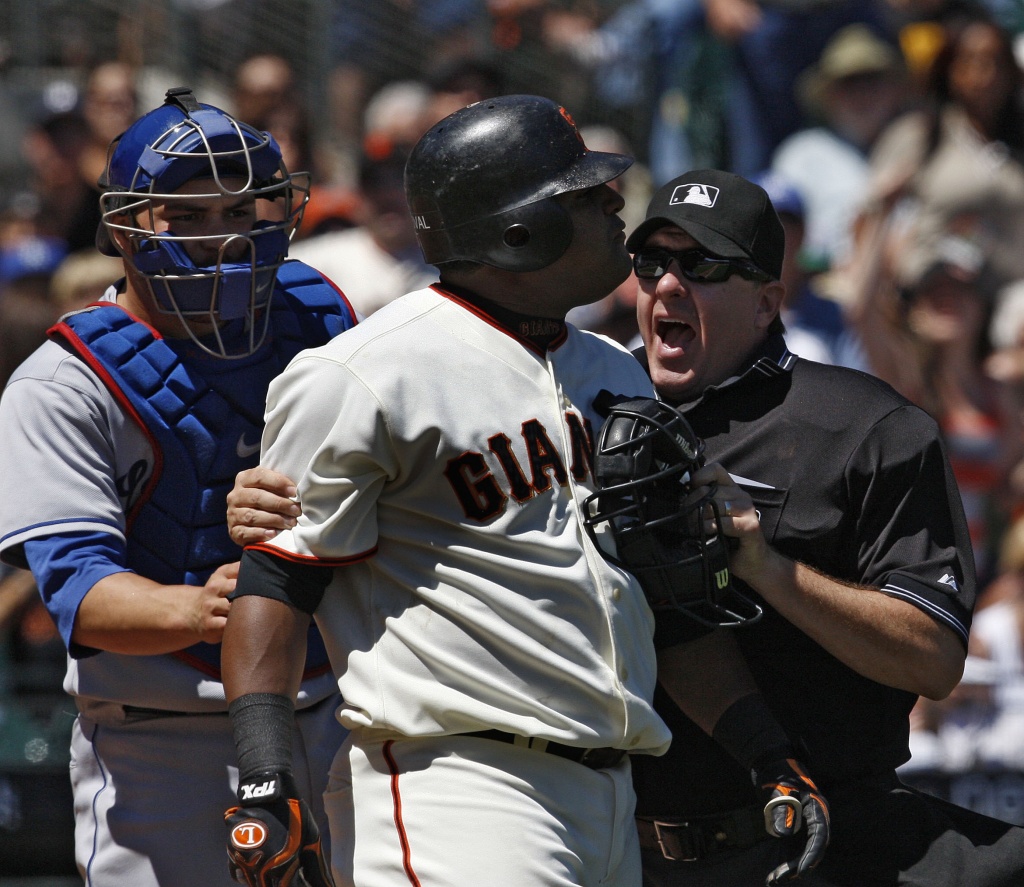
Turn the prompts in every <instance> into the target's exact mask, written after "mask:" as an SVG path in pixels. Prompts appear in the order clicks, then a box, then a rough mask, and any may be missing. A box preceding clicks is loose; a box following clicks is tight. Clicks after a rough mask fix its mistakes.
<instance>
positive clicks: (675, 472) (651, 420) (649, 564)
mask: <svg viewBox="0 0 1024 887" xmlns="http://www.w3.org/2000/svg"><path fill="white" fill-rule="evenodd" d="M703 464H704V442H703V441H702V440H700V438H698V437H697V436H696V435H695V434H694V433H693V429H692V428H690V425H689V423H688V422H687V421H686V419H684V418H683V416H682V414H681V413H679V412H678V411H677V410H675V409H673V408H672V407H670V406H669V405H668V404H665V403H662V402H661V401H657V400H652V399H650V398H639V399H637V400H630V401H626V402H624V403H620V404H618V405H616V406H614V407H612V409H611V411H610V412H609V414H608V418H607V419H606V420H605V423H604V425H603V426H602V428H601V433H600V435H599V437H598V442H597V447H596V452H595V454H594V476H595V480H596V482H597V486H598V491H597V492H596V493H594V494H593V495H592V496H589V497H588V498H587V499H586V500H585V501H584V503H583V510H584V515H583V524H584V526H585V527H586V530H587V533H588V534H589V535H590V537H591V538H592V539H593V540H594V542H595V544H596V545H597V546H598V548H599V549H600V550H601V552H602V554H603V555H604V556H605V557H606V558H607V559H608V560H609V561H611V562H612V563H614V564H616V565H618V566H620V567H622V568H624V569H626V570H629V572H631V573H633V574H634V575H635V576H636V577H637V579H638V580H639V581H640V585H641V587H642V588H643V590H644V593H645V594H646V596H647V600H648V603H649V604H650V605H651V608H652V609H654V610H672V609H675V610H681V611H682V612H684V613H686V614H687V615H689V616H690V617H692V618H693V619H696V620H697V621H698V622H700V623H702V624H704V625H712V626H717V625H742V624H745V623H750V622H753V621H755V620H757V619H759V618H760V616H761V608H760V607H759V606H758V605H757V604H755V603H754V602H753V601H752V600H750V599H749V598H748V597H746V596H744V595H742V594H740V592H738V591H736V589H735V588H733V586H732V581H731V578H730V575H729V554H728V546H727V542H726V539H725V537H724V536H722V535H721V534H717V533H716V534H712V535H709V534H708V533H707V532H706V530H705V524H704V517H705V513H706V511H707V508H708V507H710V508H711V510H712V511H713V512H714V516H715V520H716V524H717V523H718V522H719V519H720V515H719V514H718V510H717V506H716V505H715V502H714V500H713V499H712V498H711V496H710V495H708V496H705V497H702V498H701V499H700V500H699V501H697V502H691V503H688V504H684V500H685V499H686V496H687V494H688V493H689V492H690V489H691V487H690V477H691V474H692V473H693V472H694V471H696V470H697V469H698V468H700V467H701V466H702V465H703Z"/></svg>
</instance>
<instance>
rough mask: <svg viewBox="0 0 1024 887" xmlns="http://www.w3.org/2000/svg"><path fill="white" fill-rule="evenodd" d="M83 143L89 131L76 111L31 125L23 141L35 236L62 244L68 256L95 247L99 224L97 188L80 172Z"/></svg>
mask: <svg viewBox="0 0 1024 887" xmlns="http://www.w3.org/2000/svg"><path fill="white" fill-rule="evenodd" d="M88 142H89V126H88V124H87V123H86V121H85V118H84V117H83V116H82V114H81V112H79V111H64V112H60V113H57V114H50V115H48V116H47V117H45V118H43V119H42V120H38V121H36V122H34V123H33V124H31V125H30V126H29V128H28V129H27V130H26V132H25V136H24V138H23V140H22V157H23V158H24V160H25V162H26V163H27V164H28V167H29V176H28V185H29V188H30V189H31V191H32V193H33V194H34V195H35V196H36V197H37V198H38V200H39V211H38V213H37V214H36V219H37V226H38V231H39V233H40V234H43V235H46V236H49V237H57V238H59V239H61V240H63V241H64V243H65V244H66V246H67V248H68V249H69V250H71V251H74V250H77V249H83V248H85V247H91V246H93V245H94V242H95V238H96V226H97V225H98V224H99V220H100V219H99V209H98V207H99V199H98V196H97V191H96V190H95V185H96V183H95V182H92V183H89V182H86V180H85V179H84V178H83V176H82V172H81V164H82V157H83V155H84V153H85V150H86V147H87V145H88Z"/></svg>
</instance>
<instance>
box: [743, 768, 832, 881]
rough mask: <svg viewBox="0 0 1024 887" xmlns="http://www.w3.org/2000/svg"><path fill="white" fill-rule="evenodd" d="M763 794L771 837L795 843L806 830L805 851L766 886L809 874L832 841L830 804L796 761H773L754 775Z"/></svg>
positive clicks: (774, 872)
mask: <svg viewBox="0 0 1024 887" xmlns="http://www.w3.org/2000/svg"><path fill="white" fill-rule="evenodd" d="M753 776H754V782H755V784H756V785H757V787H758V788H759V789H760V790H761V791H762V792H763V793H764V796H765V800H766V804H765V808H764V825H765V828H766V829H767V830H768V834H770V835H772V836H773V837H777V838H787V839H794V838H795V836H796V835H797V834H798V833H799V832H800V828H801V826H803V832H804V844H803V849H802V850H801V851H800V852H799V853H798V854H797V855H795V856H794V857H793V858H792V859H790V860H788V861H787V862H784V863H783V864H782V865H780V866H779V867H778V868H776V869H775V870H774V871H773V872H771V874H769V875H768V878H767V880H766V881H765V883H766V884H768V885H769V887H771V885H773V884H781V883H783V882H784V881H792V880H795V879H797V878H799V877H800V876H801V875H803V874H804V873H805V872H809V871H810V870H811V869H813V868H814V867H815V866H816V865H817V864H818V863H819V862H821V860H822V857H823V856H824V855H825V848H826V847H827V846H828V841H829V836H830V832H829V814H828V801H826V800H825V797H824V796H823V795H822V794H821V792H819V791H818V787H817V786H816V785H815V784H814V781H813V780H812V779H811V777H810V776H808V775H807V771H806V770H805V769H804V767H803V765H802V764H801V763H800V762H799V761H796V760H794V759H793V758H785V759H783V760H777V761H770V762H768V763H767V764H765V765H764V766H762V767H759V768H758V769H757V770H755V771H754V774H753Z"/></svg>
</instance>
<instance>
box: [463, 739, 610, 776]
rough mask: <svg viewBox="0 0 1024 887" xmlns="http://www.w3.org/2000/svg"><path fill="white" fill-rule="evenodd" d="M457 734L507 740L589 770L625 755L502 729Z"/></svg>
mask: <svg viewBox="0 0 1024 887" xmlns="http://www.w3.org/2000/svg"><path fill="white" fill-rule="evenodd" d="M459 735H460V736H475V737H476V738H478V739H493V740H494V741H495V742H507V743H508V744H509V745H518V746H520V747H521V748H532V749H534V750H535V751H542V752H546V753H547V754H549V755H557V756H558V757H560V758H567V759H568V760H570V761H575V762H576V763H577V764H582V765H583V766H584V767H589V768H590V769H591V770H603V769H604V768H605V767H614V766H615V765H616V764H617V763H619V761H621V760H622V759H623V758H624V757H625V756H626V752H625V750H624V749H621V748H581V747H580V746H578V745H562V743H560V742H551V741H550V740H548V739H538V738H536V737H530V736H519V735H518V734H516V733H505V732H504V731H502V730H480V731H478V732H476V733H460V734H459Z"/></svg>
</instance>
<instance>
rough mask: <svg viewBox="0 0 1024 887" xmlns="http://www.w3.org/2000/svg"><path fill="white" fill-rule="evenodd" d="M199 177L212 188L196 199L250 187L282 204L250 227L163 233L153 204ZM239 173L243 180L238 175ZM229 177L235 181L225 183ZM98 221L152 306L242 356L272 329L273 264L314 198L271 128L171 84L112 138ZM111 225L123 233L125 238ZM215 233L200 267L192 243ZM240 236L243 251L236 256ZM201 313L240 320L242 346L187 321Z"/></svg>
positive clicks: (223, 353)
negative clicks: (212, 260)
mask: <svg viewBox="0 0 1024 887" xmlns="http://www.w3.org/2000/svg"><path fill="white" fill-rule="evenodd" d="M193 179H203V180H209V183H210V186H209V189H208V190H209V193H203V194H194V195H193V194H190V195H189V201H190V203H196V202H200V203H201V202H202V201H203V200H211V199H220V198H223V197H225V196H228V197H235V196H240V197H241V196H246V197H252V198H253V199H256V198H262V199H266V200H277V199H278V198H283V200H284V205H283V206H282V208H281V210H280V211H279V212H278V213H277V214H276V215H277V216H278V217H279V218H277V219H276V220H275V221H261V222H257V223H256V226H255V227H254V228H253V230H252V231H250V232H248V233H247V234H244V235H242V234H237V233H234V234H231V233H225V234H223V235H220V236H214V237H210V236H203V237H202V238H196V237H183V236H178V235H176V234H175V233H174V231H173V230H170V231H165V232H163V233H160V234H157V233H156V232H155V231H154V224H153V215H152V213H153V205H154V203H158V202H163V201H165V200H167V199H168V198H173V197H174V192H175V191H176V190H177V189H179V188H180V187H181V186H182V185H184V184H185V183H186V182H189V181H191V180H193ZM239 181H240V182H241V184H240V185H238V184H236V183H237V182H239ZM229 184H230V187H229ZM99 185H100V188H101V190H102V191H103V194H102V195H101V197H100V209H101V212H102V221H101V224H100V226H99V230H98V231H97V233H96V246H97V248H98V249H99V250H100V252H102V253H105V254H106V255H110V256H116V255H119V254H120V255H122V256H123V257H124V258H125V259H126V260H127V261H129V262H131V264H132V265H133V266H134V267H135V268H136V270H137V271H138V272H139V274H141V275H142V277H144V278H145V279H146V281H147V283H148V284H149V287H150V289H151V290H152V292H153V297H154V300H155V308H156V309H157V310H158V311H161V312H162V313H166V314H175V315H177V316H178V317H179V318H180V319H181V321H182V323H183V325H184V327H185V329H186V330H188V332H189V334H190V335H191V336H192V338H193V339H194V341H195V342H196V343H197V344H198V345H199V346H200V347H201V348H202V349H203V350H205V351H207V352H209V353H211V354H214V355H216V356H218V357H225V358H234V357H245V356H247V355H248V354H251V353H252V352H253V351H255V350H256V349H257V348H258V347H259V346H260V344H261V343H262V341H263V338H264V337H265V336H266V331H267V323H268V318H269V312H267V311H264V310H263V309H264V308H265V307H266V305H267V303H268V302H269V301H270V298H271V295H272V294H273V289H274V282H275V280H276V277H277V269H278V268H279V267H280V266H281V264H282V263H283V262H284V260H285V258H286V257H287V255H288V243H289V240H290V238H291V235H292V233H293V232H294V230H295V228H296V227H297V226H298V224H299V221H300V220H301V217H302V212H303V210H304V208H305V204H306V200H307V199H308V197H309V184H308V174H306V173H296V174H294V175H292V174H289V173H288V171H287V170H286V169H285V167H284V163H283V161H282V158H281V149H280V148H279V147H278V145H277V143H276V142H275V141H274V138H273V136H271V135H270V134H269V133H265V132H259V131H258V130H256V129H254V128H253V127H251V126H249V125H248V124H245V123H241V122H240V121H237V120H235V119H234V118H233V117H232V116H231V115H230V114H226V113H225V112H224V111H221V110H220V109H219V108H215V107H213V106H212V105H203V104H200V103H199V102H198V101H196V99H195V97H194V96H193V95H192V91H191V90H190V89H188V88H187V87H175V88H174V89H169V90H167V96H166V98H165V100H164V104H163V105H161V106H160V107H159V108H156V109H155V110H153V111H150V112H149V113H148V114H145V115H143V116H142V117H140V118H139V119H138V120H136V121H135V123H133V124H132V125H131V126H130V127H129V128H128V129H127V130H126V131H125V132H124V133H122V134H121V135H120V136H118V137H117V138H116V139H115V140H114V141H113V142H112V143H111V146H110V150H109V152H108V156H107V166H106V170H105V171H104V174H103V177H102V178H101V179H100V182H99ZM112 231H120V232H123V233H124V235H126V238H127V241H128V245H127V246H124V245H122V244H121V243H119V242H118V241H117V240H116V239H114V238H113V237H111V232H112ZM197 239H201V240H202V241H204V242H205V243H207V244H208V243H209V242H210V241H211V240H212V241H216V242H217V247H218V259H217V262H216V264H214V265H211V266H209V267H198V266H197V265H196V264H195V262H194V261H193V260H192V258H191V257H190V255H189V253H188V250H187V244H188V242H189V241H191V240H197ZM239 242H244V246H245V249H244V250H243V251H242V256H243V257H244V258H243V259H242V260H241V261H236V260H234V259H233V258H229V255H230V256H232V257H237V255H238V246H239ZM189 319H192V320H203V321H206V322H207V323H209V324H212V325H213V327H214V329H215V330H218V329H219V327H220V325H221V323H222V322H224V321H231V320H239V321H243V322H244V326H245V330H244V333H243V335H242V336H241V337H240V340H239V341H241V342H242V344H241V345H234V344H232V345H228V344H227V343H226V341H225V339H224V338H223V337H222V336H221V334H220V332H219V331H218V332H215V333H214V337H213V339H214V340H213V341H212V342H211V341H210V340H207V341H205V342H204V341H201V340H200V339H199V338H198V337H197V336H196V335H195V333H193V331H192V328H191V327H190V326H189V324H188V320H189Z"/></svg>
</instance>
